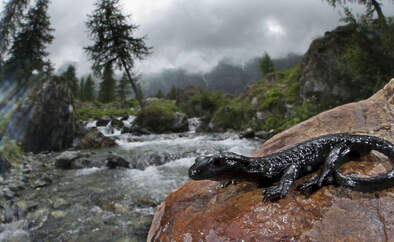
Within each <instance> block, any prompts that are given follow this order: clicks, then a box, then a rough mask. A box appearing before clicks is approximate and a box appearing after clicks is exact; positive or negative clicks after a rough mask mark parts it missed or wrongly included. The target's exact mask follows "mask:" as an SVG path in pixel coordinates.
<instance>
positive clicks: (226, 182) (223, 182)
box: [217, 179, 237, 188]
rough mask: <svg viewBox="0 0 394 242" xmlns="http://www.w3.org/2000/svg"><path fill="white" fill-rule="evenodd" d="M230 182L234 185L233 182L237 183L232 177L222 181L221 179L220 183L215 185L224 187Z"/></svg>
mask: <svg viewBox="0 0 394 242" xmlns="http://www.w3.org/2000/svg"><path fill="white" fill-rule="evenodd" d="M230 184H231V185H235V184H237V181H236V180H234V179H232V180H224V181H221V182H220V184H219V185H218V186H217V187H218V188H225V187H227V186H229V185H230Z"/></svg>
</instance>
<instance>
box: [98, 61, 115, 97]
mask: <svg viewBox="0 0 394 242" xmlns="http://www.w3.org/2000/svg"><path fill="white" fill-rule="evenodd" d="M115 87H116V80H115V79H114V78H113V70H112V67H111V65H110V64H108V65H107V66H106V67H105V69H104V74H103V81H102V82H101V83H100V90H99V101H100V102H103V103H109V102H113V101H115Z"/></svg>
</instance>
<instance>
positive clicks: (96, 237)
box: [0, 120, 261, 241]
mask: <svg viewBox="0 0 394 242" xmlns="http://www.w3.org/2000/svg"><path fill="white" fill-rule="evenodd" d="M129 121H132V120H129ZM193 122H194V123H195V120H193V121H192V123H193ZM88 126H90V127H93V126H95V123H94V122H91V123H89V124H88ZM100 130H101V131H102V132H103V133H104V134H105V135H107V136H112V137H113V138H115V139H116V142H117V143H118V146H117V147H115V148H107V149H100V150H89V151H86V152H90V153H91V154H94V155H95V156H100V154H105V153H108V152H110V153H112V154H113V155H117V156H121V157H123V158H124V159H126V160H127V161H130V162H131V163H134V164H135V167H137V169H126V168H118V169H108V168H96V167H93V168H85V169H74V170H60V169H54V170H52V171H49V170H48V172H52V173H53V176H52V180H53V181H52V183H51V184H50V185H48V186H45V187H42V188H40V189H31V191H30V192H25V193H24V194H23V195H22V196H23V197H22V199H21V200H22V201H25V202H26V203H28V204H31V203H33V205H34V206H36V208H35V210H34V211H32V212H30V213H29V212H26V213H27V215H26V216H21V219H19V220H18V219H14V221H13V222H12V223H10V224H7V226H3V227H4V229H3V231H0V241H1V240H2V239H4V238H8V237H9V236H10V235H15V234H18V233H19V234H21V235H22V238H23V239H30V240H31V241H145V240H146V236H147V234H148V230H149V227H150V224H151V221H152V218H153V214H154V212H155V210H156V207H157V206H158V205H159V204H160V203H161V201H163V200H164V198H165V197H166V195H167V194H168V193H169V192H171V191H172V190H173V189H175V188H177V187H179V186H181V185H183V184H184V183H186V182H187V181H188V180H189V177H188V173H187V171H188V168H189V167H190V166H191V165H192V164H193V162H194V160H195V158H196V157H197V156H200V155H205V154H210V153H216V152H219V151H231V152H236V153H239V154H243V155H249V154H250V153H252V152H253V151H254V150H256V149H257V147H258V146H259V145H260V144H261V142H258V141H255V140H247V139H240V138H239V137H238V134H235V133H194V132H188V133H181V134H163V135H146V136H133V135H131V134H122V135H121V134H120V132H118V131H117V130H113V129H111V127H110V126H107V127H102V128H100ZM192 130H193V129H192ZM46 175H48V174H46ZM33 205H32V206H33ZM27 207H29V206H27ZM13 212H14V213H15V212H16V213H17V212H18V211H13Z"/></svg>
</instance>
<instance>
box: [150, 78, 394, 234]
mask: <svg viewBox="0 0 394 242" xmlns="http://www.w3.org/2000/svg"><path fill="white" fill-rule="evenodd" d="M393 113H394V79H392V80H391V82H390V83H389V84H388V85H386V87H385V88H384V89H383V90H381V91H379V92H378V93H377V94H375V95H374V96H372V97H371V98H369V99H367V100H364V101H360V102H357V103H350V104H346V105H343V106H340V107H337V108H335V109H332V110H329V111H327V112H324V113H321V114H319V115H317V116H315V117H312V118H311V119H309V120H306V121H304V122H302V123H300V124H298V125H296V126H294V127H292V128H290V129H288V130H286V131H284V132H282V133H280V134H278V135H275V136H274V137H272V138H271V139H270V140H268V141H267V142H266V143H264V145H262V146H261V148H260V149H259V150H258V151H256V152H255V153H254V154H253V155H254V156H262V155H267V154H270V153H273V152H276V151H279V150H281V149H283V148H285V147H288V146H290V145H293V144H295V143H298V142H301V141H304V140H307V139H309V138H312V137H315V136H319V135H324V134H328V133H338V132H348V133H360V134H370V135H375V136H379V137H382V138H385V139H387V140H390V141H391V142H394V116H393ZM374 154H375V153H372V154H370V155H368V156H366V157H363V158H362V159H363V160H367V161H370V160H375V161H376V160H386V161H387V159H385V158H382V157H381V156H380V155H374ZM382 164H383V165H382ZM386 165H387V163H385V162H383V163H382V162H362V163H359V162H357V163H356V162H350V163H347V164H346V165H345V166H346V167H347V169H346V170H347V171H349V170H352V171H357V173H356V174H360V173H364V172H365V173H368V174H370V175H372V176H374V175H376V174H377V173H380V172H382V170H384V168H386V169H388V168H389V167H390V166H389V165H387V166H386ZM308 178H310V175H309V176H307V177H305V178H302V179H300V180H299V181H297V182H296V185H297V184H300V183H302V182H303V181H305V180H306V179H308ZM217 185H218V182H214V181H207V180H205V181H189V182H188V183H186V184H185V185H184V186H182V187H180V188H179V189H177V190H174V191H173V192H171V193H170V194H169V195H168V197H167V198H166V199H165V201H164V202H163V203H162V204H161V205H160V206H159V208H158V210H157V212H156V214H155V217H154V220H153V223H152V226H151V228H150V231H149V237H148V241H152V240H153V241H240V240H241V239H242V240H243V241H390V240H392V238H394V216H393V214H394V206H393V204H394V188H390V189H386V190H383V191H379V192H373V193H361V192H355V191H351V190H349V189H346V188H343V187H334V186H326V187H323V188H321V189H320V190H318V191H317V192H316V193H314V194H312V195H311V196H310V197H309V198H307V197H304V196H302V195H299V194H298V193H296V192H295V191H294V187H295V186H294V187H293V189H292V190H291V191H290V192H289V194H288V195H287V196H286V197H285V198H284V199H281V200H279V201H277V202H268V203H266V204H263V203H262V202H261V200H262V195H261V188H257V186H256V185H255V184H253V183H248V182H242V183H239V184H238V185H233V186H231V185H230V186H228V187H227V188H224V189H217V188H216V187H217Z"/></svg>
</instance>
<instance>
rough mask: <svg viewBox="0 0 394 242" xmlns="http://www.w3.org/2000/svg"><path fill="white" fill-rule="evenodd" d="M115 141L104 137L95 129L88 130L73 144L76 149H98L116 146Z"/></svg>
mask: <svg viewBox="0 0 394 242" xmlns="http://www.w3.org/2000/svg"><path fill="white" fill-rule="evenodd" d="M116 145H117V144H116V142H115V140H113V139H112V138H110V137H106V136H104V135H103V134H102V133H101V132H100V131H99V130H98V129H97V128H92V129H90V130H89V131H88V132H87V133H86V134H85V135H84V136H83V137H81V138H80V139H79V140H78V143H77V144H75V146H76V148H78V149H99V148H106V147H114V146H116Z"/></svg>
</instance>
